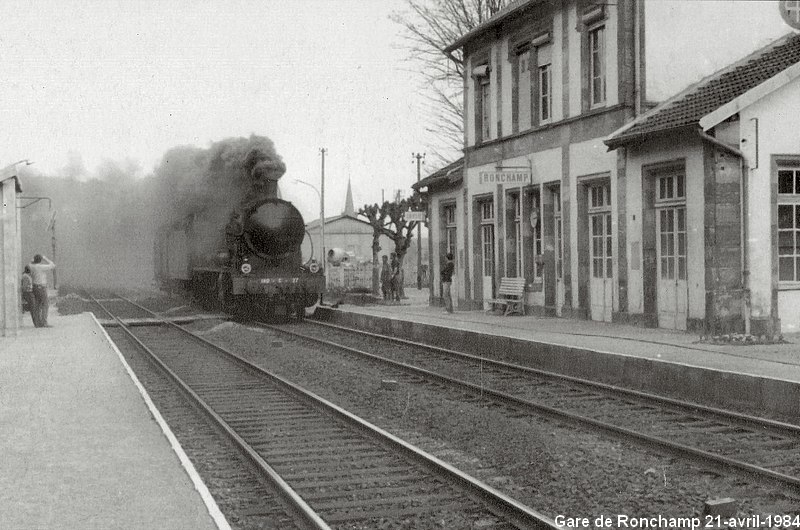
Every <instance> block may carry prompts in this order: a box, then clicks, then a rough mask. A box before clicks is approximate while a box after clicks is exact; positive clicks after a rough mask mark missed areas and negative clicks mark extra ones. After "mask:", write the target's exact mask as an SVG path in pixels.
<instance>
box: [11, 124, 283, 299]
mask: <svg viewBox="0 0 800 530" xmlns="http://www.w3.org/2000/svg"><path fill="white" fill-rule="evenodd" d="M33 168H35V166H33ZM285 171H286V166H285V164H284V163H283V160H282V159H281V157H280V156H279V155H278V154H277V152H276V151H275V147H274V145H273V143H272V141H271V140H270V139H268V138H265V137H262V136H255V135H253V136H250V137H249V138H229V139H226V140H222V141H219V142H215V143H213V144H211V145H210V146H209V147H208V148H198V147H192V146H180V147H174V148H172V149H170V150H168V151H167V152H166V153H165V154H164V156H163V158H162V160H161V163H160V164H159V165H158V167H157V168H156V169H155V172H154V173H153V174H151V175H146V176H143V171H142V167H141V165H140V164H139V163H138V162H136V161H135V160H131V159H127V160H123V161H120V162H117V161H109V160H105V161H103V162H102V163H101V164H100V165H99V166H98V168H97V169H96V170H95V171H94V172H93V173H92V174H89V173H88V172H87V170H86V168H85V165H84V163H83V159H82V157H81V156H80V154H78V153H70V158H69V160H68V163H67V165H66V167H65V168H63V170H62V171H60V172H59V175H57V176H56V177H60V178H56V177H54V176H44V175H40V174H38V173H36V172H34V171H30V170H29V171H27V172H23V173H22V174H21V177H20V182H21V185H22V189H23V196H28V197H47V198H49V199H50V201H49V203H48V201H47V200H40V201H38V202H33V200H24V201H23V204H29V206H27V207H26V208H23V209H22V211H21V218H22V251H23V262H25V263H27V262H28V261H30V259H31V257H32V256H33V255H34V254H44V255H47V256H48V257H50V258H54V260H55V261H56V265H57V272H56V273H57V276H58V282H59V284H61V285H62V286H72V287H103V288H113V289H117V288H128V289H141V288H151V287H152V286H153V269H154V244H155V237H156V234H157V233H158V231H159V230H160V229H161V228H162V227H163V226H165V225H169V224H172V225H175V224H176V223H180V222H182V221H183V220H185V219H186V218H187V217H188V216H190V215H194V216H195V219H196V225H195V228H196V234H197V235H199V236H200V237H201V239H202V244H201V245H200V246H199V247H198V248H197V249H195V250H196V251H198V252H201V253H215V252H216V250H218V249H219V248H220V247H221V246H224V245H222V240H223V238H224V226H225V223H226V222H227V219H228V216H229V214H230V212H231V211H232V210H233V209H234V208H237V207H239V206H240V203H241V201H242V200H244V199H250V200H252V199H253V198H256V197H258V196H260V195H261V194H263V193H265V191H266V190H267V188H268V187H269V186H270V184H269V183H270V182H275V181H277V179H279V178H280V177H281V176H282V175H283V173H284V172H285ZM48 204H52V208H49V207H48ZM54 217H55V223H53V218H54ZM53 234H55V240H54V239H53ZM54 242H55V256H53V243H54Z"/></svg>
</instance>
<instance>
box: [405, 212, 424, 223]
mask: <svg viewBox="0 0 800 530" xmlns="http://www.w3.org/2000/svg"><path fill="white" fill-rule="evenodd" d="M403 218H404V219H405V220H406V221H418V222H420V223H423V222H425V212H413V211H408V212H406V213H404V214H403Z"/></svg>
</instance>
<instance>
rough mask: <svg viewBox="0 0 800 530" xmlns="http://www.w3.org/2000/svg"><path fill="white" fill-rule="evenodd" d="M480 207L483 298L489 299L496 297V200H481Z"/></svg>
mask: <svg viewBox="0 0 800 530" xmlns="http://www.w3.org/2000/svg"><path fill="white" fill-rule="evenodd" d="M478 208H479V209H480V216H481V217H480V220H481V223H480V226H481V258H482V259H481V277H482V282H481V283H482V288H483V299H484V300H488V299H490V298H494V267H495V261H494V245H495V242H494V201H491V200H487V201H481V202H479V203H478ZM489 308H490V307H489V304H486V303H484V309H489Z"/></svg>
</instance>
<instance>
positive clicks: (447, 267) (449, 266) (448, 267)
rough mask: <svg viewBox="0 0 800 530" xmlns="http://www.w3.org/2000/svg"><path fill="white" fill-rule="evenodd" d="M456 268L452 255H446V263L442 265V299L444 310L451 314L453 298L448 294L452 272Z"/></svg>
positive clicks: (449, 253) (451, 283) (451, 281)
mask: <svg viewBox="0 0 800 530" xmlns="http://www.w3.org/2000/svg"><path fill="white" fill-rule="evenodd" d="M455 269H456V266H455V264H454V263H453V254H452V253H451V252H448V253H447V261H446V262H445V264H444V265H442V272H441V277H442V278H441V279H442V298H444V308H445V311H447V312H448V313H452V312H453V297H452V296H451V294H450V287H451V286H452V285H453V272H455Z"/></svg>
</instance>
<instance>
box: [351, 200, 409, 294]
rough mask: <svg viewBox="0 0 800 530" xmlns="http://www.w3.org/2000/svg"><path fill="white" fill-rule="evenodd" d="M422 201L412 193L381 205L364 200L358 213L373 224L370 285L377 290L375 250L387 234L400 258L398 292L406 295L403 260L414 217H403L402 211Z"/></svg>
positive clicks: (376, 252) (378, 266)
mask: <svg viewBox="0 0 800 530" xmlns="http://www.w3.org/2000/svg"><path fill="white" fill-rule="evenodd" d="M421 205H422V201H421V198H420V195H419V194H417V193H415V194H414V195H412V196H411V197H408V198H406V199H399V200H395V201H391V202H390V201H386V202H384V203H383V204H381V205H380V206H379V205H378V204H372V205H369V204H365V205H364V206H363V207H362V208H361V209H360V210H359V211H358V215H361V216H363V217H365V218H366V219H367V221H369V224H370V225H372V230H373V233H372V289H373V291H374V292H375V293H376V294H377V293H378V292H379V290H380V289H379V277H380V263H379V262H378V253H379V252H380V250H381V247H380V237H381V236H386V237H388V238H389V239H391V240H392V241H393V242H394V253H395V255H396V256H397V260H398V261H399V262H400V271H401V281H400V296H404V295H405V292H404V288H403V281H402V280H403V278H402V271H403V261H404V259H405V256H406V253H407V252H408V249H409V247H410V246H411V239H412V238H413V237H414V229H415V228H416V227H417V221H406V220H405V216H404V214H405V213H406V212H407V211H408V210H417V209H419V208H420V207H421Z"/></svg>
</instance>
